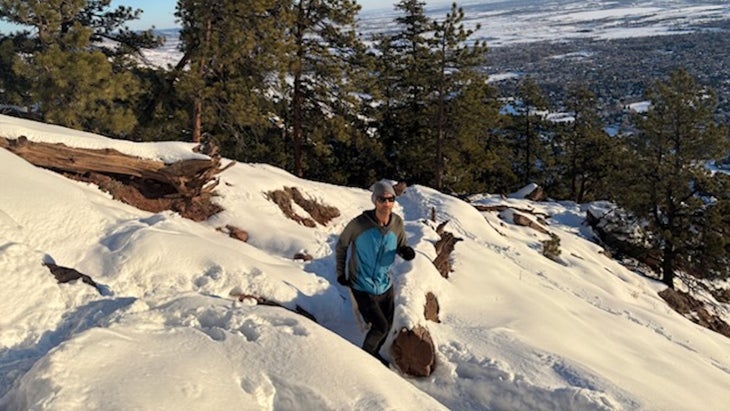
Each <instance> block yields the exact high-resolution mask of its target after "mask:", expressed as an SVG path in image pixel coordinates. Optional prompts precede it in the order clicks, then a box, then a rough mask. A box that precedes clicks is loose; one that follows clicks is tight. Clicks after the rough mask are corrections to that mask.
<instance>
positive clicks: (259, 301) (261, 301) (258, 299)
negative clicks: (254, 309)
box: [231, 294, 317, 323]
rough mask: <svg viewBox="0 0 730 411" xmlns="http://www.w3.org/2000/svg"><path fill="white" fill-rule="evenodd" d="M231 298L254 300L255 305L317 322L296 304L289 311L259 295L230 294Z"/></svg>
mask: <svg viewBox="0 0 730 411" xmlns="http://www.w3.org/2000/svg"><path fill="white" fill-rule="evenodd" d="M231 296H232V297H236V298H237V299H238V301H245V300H254V301H255V302H256V304H258V305H268V306H271V307H281V308H284V309H285V310H289V311H291V312H294V313H297V314H299V315H301V316H304V317H307V318H309V319H310V320H312V321H314V322H315V323H316V322H317V318H315V317H314V315H312V314H311V313H310V312H308V311H307V310H305V309H304V308H302V307H301V306H300V305H299V304H297V305H296V306H295V307H294V309H293V310H292V309H290V308H288V307H285V306H284V305H282V304H281V303H278V302H276V301H272V300H269V299H268V298H266V297H262V296H260V295H254V294H231Z"/></svg>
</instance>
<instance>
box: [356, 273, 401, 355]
mask: <svg viewBox="0 0 730 411" xmlns="http://www.w3.org/2000/svg"><path fill="white" fill-rule="evenodd" d="M352 294H353V296H354V297H355V301H356V302H357V308H358V310H359V311H360V315H362V318H363V320H365V322H368V323H370V331H368V334H367V335H366V336H365V341H364V342H363V343H362V349H363V350H365V351H367V352H368V353H370V354H371V355H373V356H374V357H377V358H380V354H378V352H379V351H380V348H381V347H382V346H383V344H385V340H386V337H387V336H388V332H389V331H390V327H391V326H392V325H393V313H394V311H395V304H394V302H393V287H390V288H389V289H388V291H386V292H384V293H383V294H381V295H372V294H368V293H366V292H363V291H358V290H355V289H353V290H352Z"/></svg>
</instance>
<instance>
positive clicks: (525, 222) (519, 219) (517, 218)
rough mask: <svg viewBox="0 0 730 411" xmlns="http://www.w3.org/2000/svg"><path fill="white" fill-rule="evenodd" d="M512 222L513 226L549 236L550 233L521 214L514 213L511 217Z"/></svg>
mask: <svg viewBox="0 0 730 411" xmlns="http://www.w3.org/2000/svg"><path fill="white" fill-rule="evenodd" d="M512 220H513V221H514V223H515V224H517V225H519V226H523V227H529V228H532V229H533V230H535V231H539V232H541V233H543V234H549V233H550V232H549V231H548V230H547V229H545V227H543V226H542V225H540V224H538V223H536V222H534V221H532V219H530V218H528V217H525V216H523V215H522V214H518V213H514V214H513V216H512Z"/></svg>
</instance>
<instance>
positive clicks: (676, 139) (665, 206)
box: [617, 70, 727, 288]
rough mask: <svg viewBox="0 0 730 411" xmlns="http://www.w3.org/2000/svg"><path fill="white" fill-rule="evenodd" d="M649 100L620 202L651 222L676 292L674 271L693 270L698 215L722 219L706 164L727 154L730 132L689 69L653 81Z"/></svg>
mask: <svg viewBox="0 0 730 411" xmlns="http://www.w3.org/2000/svg"><path fill="white" fill-rule="evenodd" d="M647 99H648V100H649V101H651V107H650V109H649V111H648V113H647V114H646V115H645V116H643V117H640V118H638V119H637V125H638V128H639V131H640V132H639V133H637V134H635V135H634V136H632V137H630V139H629V145H630V147H631V149H632V150H633V151H634V152H635V153H636V156H637V159H638V161H637V162H636V163H634V164H632V170H630V171H629V173H627V176H629V178H630V179H629V178H627V179H626V180H625V181H624V185H623V188H624V192H623V193H622V195H621V196H619V197H618V198H617V203H618V204H619V205H621V206H623V207H625V208H627V209H629V210H631V211H632V212H633V213H634V214H635V215H636V216H638V217H639V218H642V219H645V220H646V221H647V222H648V230H649V233H650V237H649V238H651V239H653V240H654V243H655V246H656V247H657V248H658V249H660V250H661V252H662V264H661V269H662V281H663V282H664V283H665V284H666V285H667V286H668V287H670V288H673V287H674V276H675V272H676V271H677V270H678V269H682V268H684V269H687V268H689V267H691V266H692V261H691V260H692V258H690V256H692V255H693V249H695V250H696V249H697V247H696V238H697V232H698V231H697V230H698V225H697V224H698V221H700V220H701V219H698V217H699V216H704V215H708V216H714V217H713V218H718V217H717V216H716V215H715V214H713V213H716V211H714V210H717V208H714V207H718V204H717V203H713V202H708V201H707V199H708V198H712V197H708V195H710V194H712V193H710V192H709V191H710V190H708V188H709V187H710V186H711V185H710V184H708V183H707V182H708V181H710V175H709V172H708V170H707V169H706V168H705V166H704V163H705V162H706V161H707V160H710V159H714V158H719V157H721V156H722V155H724V154H725V153H726V151H725V150H726V147H727V137H726V136H727V132H726V131H725V130H724V129H722V128H721V127H720V126H718V125H717V124H716V122H715V120H714V117H713V116H714V112H715V109H716V107H717V100H716V97H715V94H714V92H713V91H712V90H710V89H707V88H705V87H701V86H698V85H696V84H695V81H694V79H693V78H692V77H691V76H690V75H689V74H688V73H687V72H686V71H685V70H678V71H676V72H674V73H672V74H671V76H670V77H669V79H668V80H667V81H666V82H657V83H655V84H654V85H653V86H652V87H651V88H650V89H649V90H648V91H647ZM720 194H722V193H720ZM723 197H727V193H725V194H724V195H720V196H718V198H723ZM720 205H721V204H720ZM702 232H705V233H707V235H710V234H711V233H710V232H708V231H706V230H703V231H702ZM715 238H717V236H716V235H715Z"/></svg>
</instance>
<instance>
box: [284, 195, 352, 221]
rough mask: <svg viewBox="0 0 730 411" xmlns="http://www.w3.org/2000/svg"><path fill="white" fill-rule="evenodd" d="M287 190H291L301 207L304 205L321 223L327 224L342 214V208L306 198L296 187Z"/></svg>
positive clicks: (293, 198) (315, 219) (293, 197)
mask: <svg viewBox="0 0 730 411" xmlns="http://www.w3.org/2000/svg"><path fill="white" fill-rule="evenodd" d="M285 190H287V191H289V193H290V194H291V197H292V200H294V202H295V203H297V205H298V206H299V207H302V208H303V209H304V211H306V212H308V213H309V215H310V216H312V218H313V219H314V221H316V222H318V223H320V224H321V225H325V226H326V225H327V223H329V222H330V221H331V220H332V219H334V218H337V217H339V216H340V210H338V209H337V208H335V207H331V206H327V205H324V204H320V203H318V202H317V201H315V200H311V199H306V198H304V196H303V195H302V193H301V192H300V191H299V190H298V189H297V188H296V187H287V188H285Z"/></svg>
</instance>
